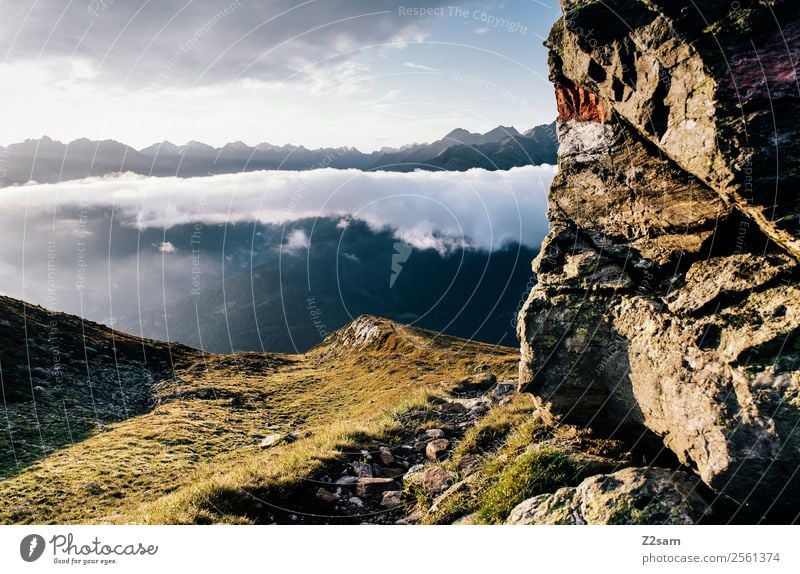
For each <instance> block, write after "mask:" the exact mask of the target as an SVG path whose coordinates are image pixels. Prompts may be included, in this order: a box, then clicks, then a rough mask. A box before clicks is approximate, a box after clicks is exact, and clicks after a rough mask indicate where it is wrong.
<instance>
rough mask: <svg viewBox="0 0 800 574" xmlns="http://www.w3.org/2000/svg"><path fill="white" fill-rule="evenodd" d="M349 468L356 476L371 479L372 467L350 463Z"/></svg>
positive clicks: (361, 463) (362, 463) (365, 464)
mask: <svg viewBox="0 0 800 574" xmlns="http://www.w3.org/2000/svg"><path fill="white" fill-rule="evenodd" d="M350 466H351V467H352V468H353V471H354V472H355V473H356V476H361V477H366V478H371V477H372V465H371V464H367V463H366V462H358V461H356V462H351V463H350Z"/></svg>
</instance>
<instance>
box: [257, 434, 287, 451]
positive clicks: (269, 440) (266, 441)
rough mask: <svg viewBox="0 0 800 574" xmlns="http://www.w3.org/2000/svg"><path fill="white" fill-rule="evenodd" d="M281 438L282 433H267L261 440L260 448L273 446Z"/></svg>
mask: <svg viewBox="0 0 800 574" xmlns="http://www.w3.org/2000/svg"><path fill="white" fill-rule="evenodd" d="M281 440H283V435H282V434H278V433H276V434H268V435H267V436H265V437H264V438H263V440H262V441H261V448H269V447H271V446H275V445H276V444H278V443H279V442H281Z"/></svg>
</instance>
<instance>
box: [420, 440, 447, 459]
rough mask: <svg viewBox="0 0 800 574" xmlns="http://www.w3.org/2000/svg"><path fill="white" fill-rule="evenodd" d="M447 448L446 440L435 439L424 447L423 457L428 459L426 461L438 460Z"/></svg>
mask: <svg viewBox="0 0 800 574" xmlns="http://www.w3.org/2000/svg"><path fill="white" fill-rule="evenodd" d="M449 447H450V441H449V440H447V439H446V438H437V439H435V440H432V441H431V442H429V443H428V446H427V447H425V456H426V457H428V460H439V457H440V456H442V455H443V454H444V453H445V452H447V449H448V448H449Z"/></svg>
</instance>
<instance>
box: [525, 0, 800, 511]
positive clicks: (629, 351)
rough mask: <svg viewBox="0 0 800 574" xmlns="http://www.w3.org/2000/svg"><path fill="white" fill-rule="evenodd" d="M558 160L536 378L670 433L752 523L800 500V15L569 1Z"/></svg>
mask: <svg viewBox="0 0 800 574" xmlns="http://www.w3.org/2000/svg"><path fill="white" fill-rule="evenodd" d="M562 7H563V10H564V17H563V18H562V19H561V20H560V21H559V22H557V23H556V25H555V27H554V28H553V30H552V33H551V35H550V38H549V40H548V46H549V47H550V50H551V56H550V68H551V80H552V81H553V83H554V85H555V87H556V97H557V101H558V110H559V118H558V124H557V125H558V136H559V140H560V151H559V174H558V176H557V177H556V179H555V181H554V182H553V185H552V187H551V190H550V199H549V217H550V221H551V229H552V231H551V233H550V234H549V236H548V237H547V239H546V240H545V243H544V245H543V247H542V250H541V253H540V255H539V256H538V257H537V259H536V260H535V261H534V270H535V272H536V274H537V276H538V279H539V283H538V286H537V287H536V288H535V289H534V291H533V292H532V293H531V294H530V297H529V299H528V301H527V303H526V305H525V306H524V308H523V309H522V311H521V313H520V321H519V332H518V334H519V337H520V340H521V341H522V358H521V364H520V387H521V388H522V389H523V390H528V391H531V392H532V393H533V394H534V395H535V396H537V397H540V398H541V400H542V402H543V403H546V404H548V405H549V406H550V408H551V409H552V410H553V412H555V413H557V414H559V415H560V416H561V417H562V418H563V420H565V421H568V422H572V423H576V424H579V425H588V426H592V427H595V428H597V429H602V430H603V432H606V433H608V434H610V435H613V436H623V435H624V436H625V437H627V438H631V437H634V438H635V437H641V439H642V440H661V441H663V445H664V446H665V447H666V448H667V449H669V450H671V451H672V452H674V453H675V455H677V457H678V459H679V461H680V462H681V463H682V464H683V465H685V466H686V467H687V468H688V469H691V470H692V471H694V472H695V473H696V474H697V475H698V476H699V477H700V478H701V479H702V481H703V482H704V483H705V484H706V485H708V486H709V487H710V489H711V490H712V491H713V493H714V495H713V497H714V499H713V500H712V501H710V502H712V503H720V502H721V501H726V504H731V508H732V509H733V510H732V512H733V516H732V517H731V518H732V519H733V518H736V519H738V520H747V521H756V520H761V519H766V520H770V521H779V522H784V521H792V520H794V519H795V518H796V516H797V513H798V511H800V472H798V469H799V468H800V433H799V432H798V423H800V288H799V287H798V267H797V262H798V259H800V235H799V234H798V224H799V223H800V218H799V217H798V214H800V206H799V205H798V198H800V195H799V194H798V193H797V185H798V179H800V178H799V176H798V168H797V166H798V159H800V157H798V156H800V143H798V142H800V134H798V131H800V121H798V119H799V118H798V116H797V110H798V109H800V108H799V107H798V106H799V105H800V87H799V85H798V75H797V59H798V56H800V15H799V14H798V11H797V6H796V5H795V4H794V3H792V2H789V1H780V0H775V1H766V0H763V1H756V0H749V1H748V0H743V1H741V2H735V3H733V4H731V3H730V2H723V1H719V0H702V1H701V0H696V1H695V2H693V3H688V4H687V3H673V2H667V1H666V0H606V1H603V2H600V1H593V0H562Z"/></svg>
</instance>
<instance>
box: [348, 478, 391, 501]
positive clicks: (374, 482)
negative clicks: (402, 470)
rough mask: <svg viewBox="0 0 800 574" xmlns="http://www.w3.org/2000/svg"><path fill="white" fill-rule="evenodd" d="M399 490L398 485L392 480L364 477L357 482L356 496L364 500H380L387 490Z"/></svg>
mask: <svg viewBox="0 0 800 574" xmlns="http://www.w3.org/2000/svg"><path fill="white" fill-rule="evenodd" d="M395 488H397V483H395V481H394V480H392V479H391V478H367V477H362V478H359V479H358V482H356V494H357V495H358V496H361V497H363V498H380V497H381V496H382V495H383V493H384V492H386V491H387V490H394V489H395Z"/></svg>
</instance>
